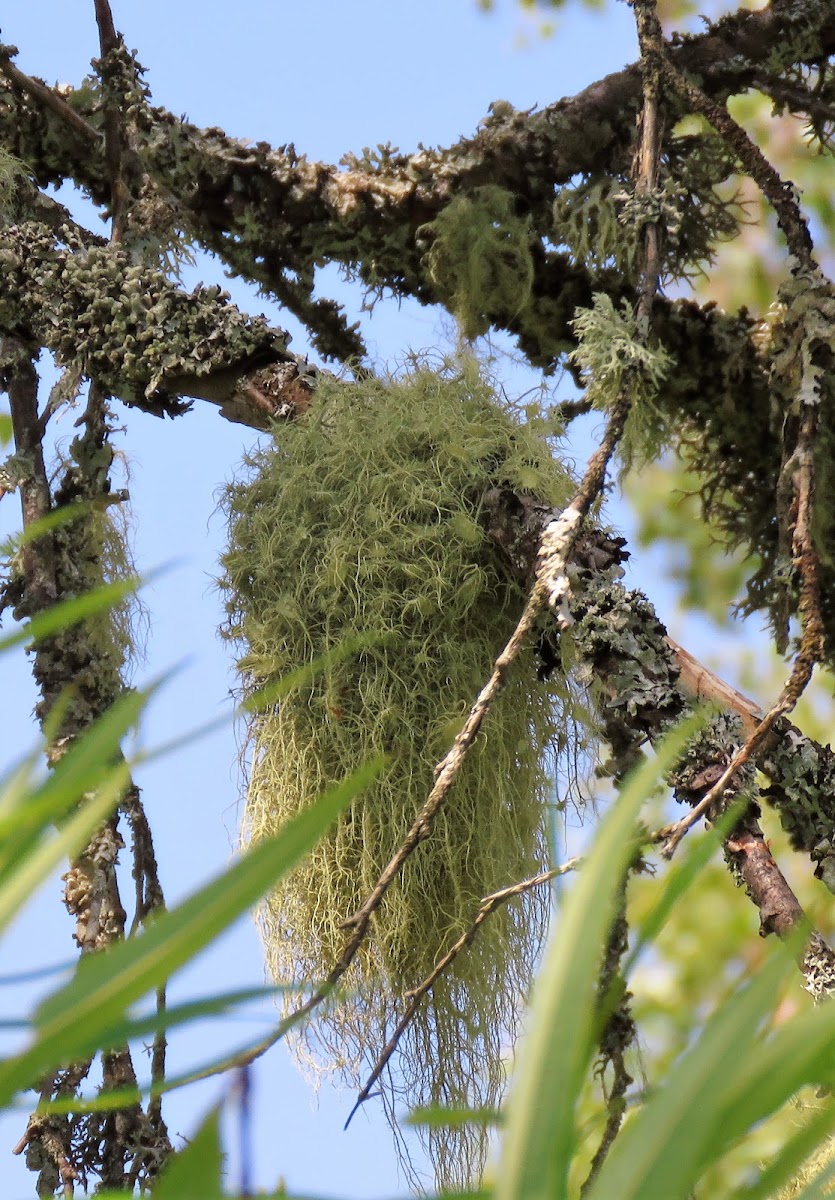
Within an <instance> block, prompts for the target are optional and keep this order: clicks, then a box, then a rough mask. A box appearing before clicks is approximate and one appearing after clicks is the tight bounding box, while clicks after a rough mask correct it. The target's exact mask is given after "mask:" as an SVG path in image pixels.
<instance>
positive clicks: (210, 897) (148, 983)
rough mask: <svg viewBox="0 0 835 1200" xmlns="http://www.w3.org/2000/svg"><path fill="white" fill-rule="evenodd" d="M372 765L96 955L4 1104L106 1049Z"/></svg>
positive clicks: (57, 1000)
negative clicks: (43, 1077) (142, 1003)
mask: <svg viewBox="0 0 835 1200" xmlns="http://www.w3.org/2000/svg"><path fill="white" fill-rule="evenodd" d="M382 765H383V764H382V761H381V760H378V761H375V762H372V763H370V764H368V765H366V766H365V767H362V768H361V769H360V770H359V771H357V772H355V773H354V774H353V775H352V776H350V777H349V778H348V779H346V780H344V781H343V782H342V783H341V784H339V785H337V786H336V787H334V788H331V789H330V790H329V791H327V792H326V793H325V794H324V795H323V796H321V797H320V798H319V799H318V800H317V801H316V802H315V803H314V804H312V805H311V806H310V808H309V809H306V810H305V811H304V812H302V813H300V814H299V815H298V816H297V817H296V818H294V819H293V820H292V821H289V822H288V823H287V824H286V825H285V826H284V828H283V829H282V830H280V832H279V833H277V834H276V835H275V836H274V837H272V838H268V839H265V840H264V841H263V842H259V843H258V844H257V845H256V846H254V847H253V848H252V849H251V850H250V851H249V852H248V853H247V854H245V855H244V856H243V857H241V858H240V859H239V860H238V861H237V862H236V863H234V864H233V865H232V866H231V867H229V868H228V870H226V871H225V872H224V873H223V874H222V875H221V876H220V877H218V878H217V879H215V880H213V881H212V882H211V883H209V884H208V885H207V886H206V887H204V888H201V889H200V890H199V891H198V892H196V893H195V894H194V895H193V896H192V897H191V898H190V899H188V900H186V901H185V902H184V903H183V904H181V905H180V906H179V907H178V908H176V909H172V910H171V911H169V912H166V913H163V914H161V915H160V916H159V917H158V918H157V919H156V920H155V921H154V922H153V923H152V924H150V925H149V926H148V927H147V928H146V929H144V930H143V931H142V932H141V933H140V934H139V935H138V936H137V937H135V938H131V939H129V940H128V941H126V942H122V943H120V944H119V945H117V946H114V947H112V948H111V949H109V950H108V951H106V952H104V953H102V954H96V955H89V956H88V957H86V958H84V959H83V960H82V961H81V962H80V963H79V966H78V969H77V971H76V973H75V976H74V977H73V978H72V979H71V980H70V981H69V983H68V984H67V985H66V986H65V987H63V988H61V989H59V991H57V992H55V993H53V995H52V996H50V997H48V998H47V999H46V1000H45V1001H44V1002H43V1004H42V1005H41V1006H40V1008H39V1009H38V1010H37V1012H36V1013H35V1025H36V1027H37V1037H36V1040H35V1042H34V1043H33V1045H32V1046H30V1047H29V1048H28V1049H27V1050H25V1051H24V1052H23V1053H22V1054H21V1055H19V1056H18V1057H17V1058H14V1059H12V1060H10V1061H8V1062H7V1063H4V1064H1V1065H0V1103H2V1102H4V1101H5V1100H6V1099H8V1098H10V1097H11V1096H12V1095H13V1094H14V1093H15V1092H16V1091H18V1090H20V1089H21V1088H24V1087H28V1086H29V1085H30V1084H31V1082H32V1080H33V1079H34V1078H36V1077H37V1076H38V1075H39V1074H40V1073H41V1072H42V1071H44V1070H46V1069H48V1068H51V1067H55V1066H56V1065H57V1064H59V1063H64V1062H68V1061H71V1060H72V1059H74V1058H76V1057H80V1056H81V1055H82V1054H86V1053H88V1052H89V1051H90V1050H91V1048H94V1047H96V1046H98V1045H99V1043H100V1038H99V1036H98V1031H99V1030H100V1029H101V1028H102V1027H103V1026H112V1024H113V1023H114V1022H115V1021H117V1020H118V1019H119V1017H120V1016H121V1014H122V1013H124V1011H125V1010H126V1009H127V1008H129V1007H130V1005H131V1004H134V1003H135V1002H136V1001H137V1000H139V999H140V998H141V997H142V996H144V995H145V994H146V993H147V992H149V991H151V990H152V989H153V988H155V987H158V986H159V985H160V984H162V983H163V982H164V981H165V980H166V979H168V978H169V976H170V975H171V974H172V973H173V972H174V971H176V970H177V969H178V968H179V967H181V966H182V965H183V964H184V963H186V962H188V961H190V960H191V959H192V958H194V957H195V956H196V955H197V954H198V953H199V952H200V951H201V950H202V949H204V948H205V947H206V946H207V945H208V944H209V943H210V942H211V941H213V940H214V939H215V938H216V937H217V936H218V935H219V934H220V933H222V932H223V930H224V929H226V928H227V927H228V926H229V925H230V924H231V923H232V922H233V921H235V920H236V919H237V918H238V917H239V916H240V915H241V914H242V913H243V912H245V911H246V910H247V909H249V908H251V907H252V906H253V905H254V904H255V903H256V902H257V901H258V900H259V899H260V897H261V896H262V895H263V893H264V892H265V891H266V890H267V889H268V888H269V887H271V886H272V885H273V884H274V883H275V882H276V881H277V880H278V879H279V878H280V877H281V875H282V874H284V873H285V872H286V871H287V870H289V869H290V868H291V867H292V866H293V865H294V864H295V863H296V862H297V861H298V859H299V858H301V856H302V855H303V854H305V853H306V852H307V851H308V850H309V849H311V847H312V846H313V845H314V844H315V842H316V841H317V840H318V838H319V837H320V836H321V835H322V833H323V832H324V831H325V829H326V828H327V827H328V825H329V824H330V823H331V821H333V820H334V819H335V817H336V816H337V815H338V813H339V812H340V811H341V810H342V808H344V806H345V805H346V804H348V803H349V802H350V800H351V799H352V798H353V797H354V796H355V795H356V794H357V792H359V791H360V790H361V788H363V787H364V786H366V784H368V783H370V782H371V780H372V779H373V778H374V777H375V776H376V775H377V774H378V773H379V771H380V770H381V768H382Z"/></svg>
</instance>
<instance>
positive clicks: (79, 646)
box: [2, 338, 171, 1196]
mask: <svg viewBox="0 0 835 1200" xmlns="http://www.w3.org/2000/svg"><path fill="white" fill-rule="evenodd" d="M2 362H3V378H2V382H3V386H4V388H5V390H6V391H7V392H8V395H9V400H10V407H11V411H12V420H13V428H14V433H15V438H16V448H17V455H18V459H19V460H20V462H21V464H22V465H21V479H20V482H19V488H20V492H21V500H22V508H23V523H24V528H29V527H30V526H31V525H32V523H33V522H34V521H37V520H38V519H40V518H42V517H44V516H46V515H47V514H48V513H49V512H50V511H53V510H54V509H56V508H61V507H69V508H70V511H72V509H73V507H75V509H76V510H77V515H76V516H75V518H74V519H73V520H70V521H68V522H65V523H64V524H63V525H61V526H60V527H59V528H58V529H55V530H53V531H52V532H51V533H50V534H48V535H43V536H42V537H40V538H37V539H35V540H34V541H30V542H28V543H27V545H26V547H25V550H26V553H24V554H22V555H21V557H20V564H19V567H18V568H17V570H18V572H19V578H18V580H17V582H18V587H17V589H16V599H17V604H16V608H15V615H16V616H18V617H22V616H31V615H33V614H35V613H38V612H41V611H43V609H45V608H47V607H48V606H49V605H50V604H52V603H54V602H55V601H56V600H60V599H64V598H67V597H69V596H77V595H80V594H82V593H83V592H84V591H86V590H89V588H91V587H94V586H96V584H98V583H100V582H101V580H102V577H103V573H104V564H105V561H106V558H107V555H108V553H111V554H115V555H116V557H117V558H118V553H119V552H118V550H117V549H116V548H115V547H114V546H113V545H110V547H109V548H108V530H109V529H110V526H109V517H108V515H107V508H108V507H109V505H110V504H111V503H118V502H119V501H120V499H121V498H120V496H119V495H118V494H116V495H111V488H110V479H109V474H110V466H111V462H112V457H113V451H112V449H111V448H110V446H109V442H108V432H109V430H108V425H107V419H108V418H107V409H106V406H105V402H104V398H103V396H102V393H101V391H100V390H99V389H97V388H96V387H95V386H92V387H91V393H90V399H89V402H88V405H87V410H86V412H85V414H84V418H83V421H82V423H83V426H84V428H83V432H82V433H81V434H80V435H79V436H78V437H77V438H76V439H75V441H74V442H73V444H72V447H71V451H70V453H71V455H72V459H71V460H70V461H68V462H67V463H66V464H65V467H64V470H63V472H62V474H61V478H60V481H59V483H58V485H57V487H56V488H55V490H54V494H53V492H52V490H51V488H50V485H49V480H48V478H47V476H46V470H45V465H44V459H43V449H42V438H43V421H42V419H41V418H40V416H39V414H38V404H37V375H36V372H35V369H34V365H33V363H32V361H31V351H30V350H29V348H28V347H27V346H26V345H25V344H23V343H22V342H19V341H15V340H14V339H11V338H7V339H5V341H4V343H3V360H2ZM126 620H127V616H126V614H125V613H124V612H122V613H119V612H118V611H117V612H116V613H113V614H106V615H104V616H99V617H93V618H89V619H88V620H87V621H85V622H82V623H79V624H77V625H75V626H72V627H70V628H68V629H65V630H63V631H62V632H61V633H59V634H56V635H54V636H52V637H50V638H48V639H46V640H44V641H42V642H40V643H37V644H36V646H35V647H34V662H33V673H34V676H35V679H36V681H37V683H38V686H39V689H40V692H41V700H40V702H39V704H38V707H37V713H38V716H39V718H40V719H41V721H42V722H43V721H45V720H46V718H47V717H48V716H49V715H50V713H51V712H52V710H53V707H54V706H55V704H56V701H57V700H58V699H59V697H63V698H64V699H65V700H66V702H65V703H62V706H61V720H60V724H59V725H58V726H57V727H54V725H53V728H52V729H51V732H50V745H49V749H48V753H49V758H50V761H52V762H54V761H56V760H57V759H58V758H60V757H61V755H62V754H63V753H64V752H65V750H66V747H67V746H68V745H69V744H71V743H72V741H73V740H74V739H75V738H76V737H78V736H79V735H81V734H82V733H83V732H84V730H85V729H86V728H87V727H88V726H89V725H90V724H91V723H92V722H93V721H94V720H95V719H96V718H97V717H98V716H100V715H101V714H102V713H104V712H105V711H106V710H107V708H108V707H109V706H110V705H111V704H112V703H113V701H114V700H115V699H116V698H117V696H118V695H119V694H120V692H121V691H122V688H123V684H122V679H121V667H122V662H123V656H124V653H125V652H126V650H127V646H128V635H127V632H126V625H125V622H126ZM131 795H132V810H131V811H132V816H133V820H132V824H133V825H134V826H135V827H139V826H140V825H141V820H142V817H143V815H144V814H142V812H141V802H140V800H139V794H138V792H137V791H136V789H134V788H131ZM118 823H119V818H118V814H117V813H115V814H114V815H113V816H112V817H110V818H109V819H108V820H107V821H106V822H105V823H104V824H103V825H102V826H101V828H100V829H99V830H98V831H97V832H96V833H95V835H94V836H93V838H92V839H91V841H90V843H89V845H88V846H87V847H86V849H85V850H84V852H83V853H82V854H80V855H79V856H78V857H77V858H76V859H75V860H74V861H73V862H72V863H71V864H70V867H69V869H68V871H67V873H66V875H65V876H64V880H65V889H64V902H65V907H66V909H67V911H68V912H69V913H70V915H72V916H73V917H74V918H75V922H76V927H75V935H74V936H75V940H76V942H77V944H78V946H79V948H80V950H81V953H82V954H84V953H93V952H96V951H99V950H101V949H103V948H105V947H106V946H108V945H110V944H111V943H112V942H113V941H115V940H118V939H120V938H122V937H124V935H125V920H126V914H125V910H124V907H123V905H122V902H121V897H120V894H119V883H118V878H117V872H116V867H117V861H118V855H119V851H120V850H121V849H122V848H123V845H124V843H123V841H122V838H121V835H120V833H119V827H118ZM143 869H144V871H145V872H146V874H147V875H149V876H150V878H151V879H152V880H153V881H154V882H155V888H154V890H153V891H152V892H149V894H148V895H147V897H146V904H145V907H144V909H143V911H142V912H141V913H139V914H138V915H139V916H140V919H143V918H144V917H145V916H146V915H147V912H148V911H149V905H151V904H153V905H158V904H160V903H161V902H162V895H161V890H160V889H159V881H158V879H157V878H156V864H155V862H153V854H152V847H151V844H150V841H149V840H147V844H146V845H145V850H144V854H143ZM157 1057H158V1059H159V1054H157ZM159 1062H161V1060H159ZM89 1067H90V1064H89V1063H86V1064H78V1065H76V1066H75V1067H73V1068H72V1069H71V1070H69V1071H62V1072H59V1073H58V1074H56V1075H55V1076H54V1077H50V1078H48V1079H45V1080H44V1081H43V1082H42V1084H41V1089H40V1090H41V1095H42V1097H43V1098H44V1099H45V1100H50V1099H53V1098H56V1097H58V1096H60V1097H63V1098H66V1097H69V1096H72V1095H73V1094H74V1093H75V1089H76V1088H77V1087H78V1085H79V1084H80V1083H81V1082H82V1081H83V1079H84V1078H85V1077H86V1075H87V1073H88V1071H89ZM102 1079H103V1084H104V1087H105V1088H106V1089H112V1090H119V1089H121V1088H123V1087H126V1086H132V1087H135V1086H136V1073H135V1070H134V1067H133V1062H132V1058H131V1053H130V1050H129V1049H128V1048H127V1047H122V1048H113V1049H112V1050H110V1051H109V1052H108V1053H107V1054H105V1055H104V1056H103V1059H102ZM24 1148H25V1150H26V1156H27V1162H28V1163H29V1164H30V1166H31V1167H32V1169H33V1170H37V1172H38V1174H39V1191H40V1192H42V1193H43V1194H46V1192H45V1191H44V1189H46V1190H48V1191H49V1192H51V1191H52V1190H53V1189H54V1187H56V1186H61V1187H62V1188H63V1190H64V1194H65V1195H68V1196H70V1195H72V1188H73V1182H74V1181H75V1180H79V1181H81V1182H82V1183H83V1184H86V1180H87V1177H88V1174H89V1173H95V1174H96V1175H97V1176H98V1177H99V1179H100V1180H101V1182H102V1184H103V1186H105V1187H112V1188H121V1187H124V1186H125V1185H128V1186H129V1187H130V1188H132V1186H133V1183H135V1182H136V1181H137V1180H138V1179H142V1180H145V1179H150V1178H152V1177H153V1176H154V1175H155V1174H156V1173H157V1172H158V1170H159V1168H160V1167H161V1165H162V1162H163V1161H164V1159H165V1158H166V1156H167V1155H168V1153H169V1152H170V1149H171V1145H170V1141H169V1139H168V1134H167V1130H166V1128H165V1124H164V1122H163V1121H162V1118H161V1114H160V1113H159V1110H158V1107H157V1108H156V1109H151V1110H149V1113H148V1114H145V1113H144V1112H143V1111H142V1109H141V1107H140V1106H139V1105H138V1104H135V1105H132V1106H128V1107H127V1108H125V1109H123V1110H120V1111H119V1112H118V1113H115V1114H104V1115H102V1114H84V1115H78V1116H76V1115H69V1116H44V1115H42V1114H37V1113H36V1114H35V1115H33V1117H32V1118H31V1119H30V1122H29V1124H28V1126H27V1131H26V1134H25V1135H24V1138H23V1139H22V1141H21V1143H20V1147H19V1149H20V1151H21V1152H22V1151H23V1149H24Z"/></svg>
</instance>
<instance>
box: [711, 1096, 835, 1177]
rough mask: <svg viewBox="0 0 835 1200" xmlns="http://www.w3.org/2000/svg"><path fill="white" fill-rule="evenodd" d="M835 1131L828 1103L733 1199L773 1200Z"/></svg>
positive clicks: (833, 1109)
mask: <svg viewBox="0 0 835 1200" xmlns="http://www.w3.org/2000/svg"><path fill="white" fill-rule="evenodd" d="M833 1128H835V1103H833V1102H832V1101H831V1100H830V1101H829V1103H828V1104H827V1105H826V1107H825V1108H823V1109H822V1110H821V1111H820V1112H818V1113H815V1115H814V1116H813V1117H812V1118H811V1119H810V1120H809V1121H807V1122H806V1123H805V1124H804V1125H803V1126H802V1127H801V1128H800V1129H799V1130H798V1131H797V1133H796V1134H795V1135H794V1137H793V1138H791V1139H790V1140H789V1141H788V1142H786V1143H785V1145H783V1146H782V1147H781V1148H780V1151H779V1153H778V1154H777V1157H776V1158H775V1159H774V1161H773V1162H772V1163H770V1164H769V1165H768V1167H767V1168H766V1169H765V1170H764V1171H763V1173H762V1174H761V1175H760V1177H759V1179H758V1180H757V1182H756V1183H755V1184H753V1185H752V1186H750V1187H745V1188H742V1189H741V1190H740V1191H738V1192H735V1193H734V1197H733V1200H773V1197H775V1196H776V1195H777V1194H778V1192H779V1190H780V1188H781V1187H784V1186H785V1185H786V1184H787V1183H789V1182H790V1181H791V1180H793V1179H796V1178H797V1174H798V1171H799V1170H800V1168H801V1166H802V1165H803V1163H804V1162H806V1160H807V1159H808V1158H809V1157H810V1155H811V1154H813V1153H814V1151H815V1149H816V1148H817V1147H818V1146H819V1145H821V1143H822V1142H823V1141H824V1139H825V1138H826V1137H827V1135H829V1134H831V1133H832V1130H833Z"/></svg>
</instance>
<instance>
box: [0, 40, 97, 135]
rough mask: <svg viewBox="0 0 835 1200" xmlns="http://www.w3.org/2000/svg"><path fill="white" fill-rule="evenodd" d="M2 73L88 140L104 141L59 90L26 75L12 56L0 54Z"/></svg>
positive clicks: (0, 69)
mask: <svg viewBox="0 0 835 1200" xmlns="http://www.w3.org/2000/svg"><path fill="white" fill-rule="evenodd" d="M0 73H2V74H3V75H5V76H6V78H7V79H8V80H10V81H11V82H12V83H14V84H16V85H17V86H18V87H19V88H20V89H21V91H23V92H28V94H29V95H30V96H32V97H33V98H34V99H35V100H38V101H39V102H40V103H41V104H42V105H43V106H44V108H49V109H51V110H52V112H54V113H55V115H56V116H57V117H60V118H61V120H62V121H63V122H64V123H65V124H67V125H70V126H71V127H72V128H73V129H74V130H75V131H76V133H80V134H81V135H82V137H84V138H86V140H87V141H88V142H91V143H93V144H94V145H96V146H100V145H101V143H102V140H103V139H102V135H101V134H100V133H99V131H98V130H97V129H94V128H93V126H92V125H90V124H88V122H87V121H85V120H84V118H83V117H82V116H80V115H79V114H78V113H77V112H76V111H75V109H72V108H70V106H69V104H67V102H66V100H65V99H64V98H63V97H62V96H61V95H59V93H58V92H56V91H54V90H53V89H52V88H49V87H47V86H46V84H45V83H41V81H40V80H39V79H32V78H31V77H30V76H29V75H24V73H23V71H21V70H20V68H19V67H16V66H15V64H14V63H13V62H12V61H11V59H10V58H6V57H3V56H2V55H0Z"/></svg>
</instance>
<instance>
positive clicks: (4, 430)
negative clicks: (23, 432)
mask: <svg viewBox="0 0 835 1200" xmlns="http://www.w3.org/2000/svg"><path fill="white" fill-rule="evenodd" d="M11 440H12V418H11V417H10V416H9V414H8V413H4V412H0V446H8V444H9V442H10V441H11Z"/></svg>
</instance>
